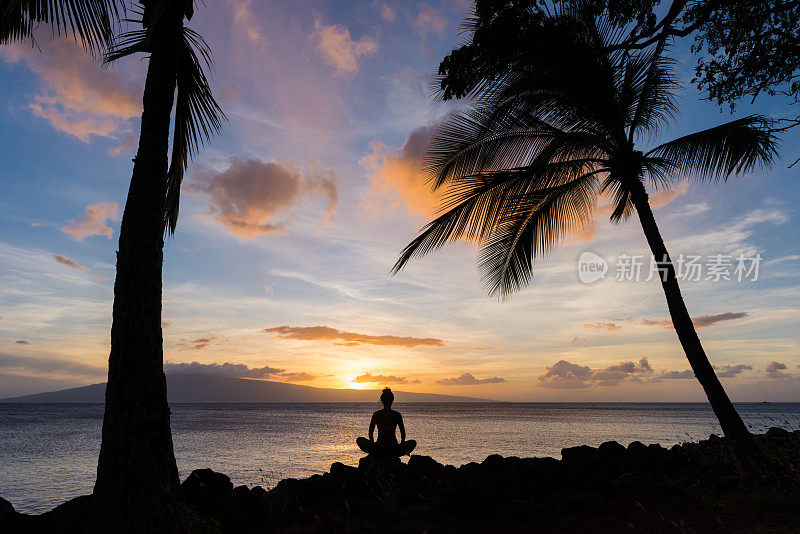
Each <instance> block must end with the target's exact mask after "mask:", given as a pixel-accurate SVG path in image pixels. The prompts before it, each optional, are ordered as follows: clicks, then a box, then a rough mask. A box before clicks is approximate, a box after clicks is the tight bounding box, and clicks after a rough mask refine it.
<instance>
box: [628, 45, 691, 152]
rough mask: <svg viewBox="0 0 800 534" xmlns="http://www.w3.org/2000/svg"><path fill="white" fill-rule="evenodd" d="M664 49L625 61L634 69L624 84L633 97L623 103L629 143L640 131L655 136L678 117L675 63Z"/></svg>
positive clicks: (650, 51) (647, 52) (645, 52)
mask: <svg viewBox="0 0 800 534" xmlns="http://www.w3.org/2000/svg"><path fill="white" fill-rule="evenodd" d="M665 48H666V45H665V44H664V43H663V42H661V43H659V44H658V46H656V47H655V48H654V49H653V50H649V51H641V52H638V53H636V54H633V55H631V56H630V57H629V59H628V64H629V65H631V66H632V67H633V68H631V69H630V71H629V74H630V76H631V78H630V80H626V85H628V86H629V87H630V91H631V96H632V98H631V99H630V101H629V102H626V104H627V105H626V107H627V113H626V115H627V118H628V121H629V124H628V132H629V133H628V141H629V142H633V140H634V138H635V136H636V135H638V134H640V132H642V131H645V132H647V133H649V134H651V135H654V134H655V133H656V132H657V131H658V130H659V129H660V128H662V127H663V126H664V125H665V124H666V123H667V122H668V121H670V120H671V119H673V118H674V117H675V115H676V114H677V113H678V106H677V102H676V101H675V90H676V89H677V88H678V81H677V78H676V77H675V73H674V65H675V61H674V60H673V59H672V58H670V57H667V56H666V55H665V54H664V49H665Z"/></svg>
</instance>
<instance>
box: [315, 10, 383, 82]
mask: <svg viewBox="0 0 800 534" xmlns="http://www.w3.org/2000/svg"><path fill="white" fill-rule="evenodd" d="M311 39H312V41H314V42H315V43H316V48H317V52H318V53H319V54H320V56H322V59H323V60H324V61H325V63H326V64H328V65H330V66H331V67H333V68H334V69H336V74H355V73H356V72H358V62H357V60H358V58H359V57H361V56H369V55H371V54H374V53H375V52H376V51H377V50H378V44H377V43H376V42H375V40H374V39H372V38H371V37H362V38H361V39H358V40H357V41H355V40H353V38H352V37H350V30H348V29H347V28H346V27H344V26H342V25H341V24H331V25H324V24H322V22H321V21H320V20H319V19H316V20H315V21H314V32H313V33H312V34H311Z"/></svg>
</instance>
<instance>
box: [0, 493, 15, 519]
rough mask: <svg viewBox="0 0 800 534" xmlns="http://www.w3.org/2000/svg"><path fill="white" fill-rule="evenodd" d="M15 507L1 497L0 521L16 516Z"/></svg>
mask: <svg viewBox="0 0 800 534" xmlns="http://www.w3.org/2000/svg"><path fill="white" fill-rule="evenodd" d="M15 513H16V512H15V511H14V505H12V504H11V503H10V502H8V501H7V500H5V499H4V498H2V497H0V520H3V519H5V517H6V516H10V515H13V514H15Z"/></svg>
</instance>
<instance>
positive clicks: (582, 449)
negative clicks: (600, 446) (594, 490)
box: [561, 445, 597, 467]
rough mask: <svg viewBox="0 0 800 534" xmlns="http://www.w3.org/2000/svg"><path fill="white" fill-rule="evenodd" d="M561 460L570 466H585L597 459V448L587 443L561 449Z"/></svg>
mask: <svg viewBox="0 0 800 534" xmlns="http://www.w3.org/2000/svg"><path fill="white" fill-rule="evenodd" d="M561 460H562V461H563V462H564V464H566V465H568V466H570V467H586V466H588V465H590V464H592V463H593V462H594V461H595V460H597V449H595V448H594V447H589V446H588V445H579V446H577V447H567V448H565V449H561Z"/></svg>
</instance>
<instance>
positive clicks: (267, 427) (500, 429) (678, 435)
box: [0, 403, 800, 513]
mask: <svg viewBox="0 0 800 534" xmlns="http://www.w3.org/2000/svg"><path fill="white" fill-rule="evenodd" d="M395 407H396V408H397V409H398V410H400V411H401V412H402V413H403V417H404V420H405V425H406V429H407V431H408V437H409V438H413V439H416V440H417V442H418V443H419V445H418V447H417V450H416V451H415V453H419V454H424V455H428V456H432V457H433V458H435V459H436V460H438V461H440V462H442V463H449V464H453V465H461V464H463V463H466V462H469V461H478V462H480V461H481V460H483V459H484V458H485V457H486V456H488V455H489V454H493V453H499V454H502V455H504V456H512V455H513V456H523V457H525V456H554V457H556V458H558V457H560V451H561V448H562V447H570V446H574V445H582V444H587V445H593V446H597V445H599V444H600V443H602V442H604V441H608V440H616V441H619V442H620V443H623V444H626V445H627V444H628V443H630V442H631V441H635V440H638V441H642V442H644V443H661V444H663V445H665V446H669V445H673V444H675V443H680V442H684V441H690V440H697V439H703V438H706V437H708V435H709V434H712V433H716V434H719V433H720V430H719V426H718V425H717V423H716V420H715V419H714V415H713V413H712V412H711V409H710V408H709V407H708V406H707V405H705V404H683V403H676V404H646V403H629V404H625V403H621V404H589V403H574V404H573V403H486V404H422V403H420V404H401V403H398V404H397V405H396V406H395ZM737 407H738V409H739V411H740V413H741V414H742V417H744V418H745V420H746V421H747V422H748V424H749V425H750V426H751V427H752V428H753V429H754V430H756V431H763V430H764V429H766V428H768V427H770V426H782V427H784V428H790V429H797V428H798V427H799V426H800V404H797V403H793V404H783V403H771V404H739V405H737ZM375 409H377V405H371V404H357V403H355V404H345V403H335V404H206V405H201V404H178V405H173V406H172V430H173V436H174V442H175V454H176V457H177V461H178V469H179V471H180V476H181V479H184V478H185V477H186V476H187V475H188V474H189V473H190V472H191V471H192V470H193V469H198V468H204V467H209V468H211V469H214V470H215V471H220V472H223V473H225V474H227V475H228V476H230V477H231V480H232V481H233V483H234V484H236V485H239V484H247V485H261V486H265V487H271V486H273V485H274V484H275V483H277V481H278V480H281V479H282V478H288V477H305V476H309V475H311V474H313V473H321V472H324V471H327V470H328V469H329V468H330V465H331V464H332V463H333V462H337V461H339V462H343V463H345V464H350V465H357V464H358V459H359V458H360V457H361V453H360V451H358V449H357V448H356V446H355V438H356V437H358V436H360V435H366V432H367V426H368V424H369V419H370V416H371V414H372V411H373V410H375ZM102 416H103V406H102V405H100V404H71V405H65V404H60V405H59V404H49V405H47V404H45V405H42V404H38V405H37V404H24V405H23V404H0V444H2V447H0V496H2V497H3V498H5V499H6V500H8V501H10V502H11V503H12V504H14V507H15V508H16V509H17V510H19V511H21V512H27V513H40V512H43V511H46V510H48V509H51V508H53V507H54V506H56V505H57V504H60V503H62V502H64V501H65V500H67V499H70V498H72V497H76V496H78V495H84V494H87V493H90V492H91V490H92V485H93V483H94V478H95V469H96V462H97V454H98V452H99V450H100V429H101V425H102Z"/></svg>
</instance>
